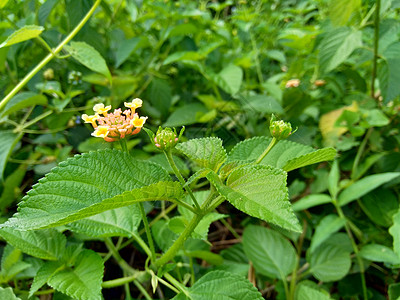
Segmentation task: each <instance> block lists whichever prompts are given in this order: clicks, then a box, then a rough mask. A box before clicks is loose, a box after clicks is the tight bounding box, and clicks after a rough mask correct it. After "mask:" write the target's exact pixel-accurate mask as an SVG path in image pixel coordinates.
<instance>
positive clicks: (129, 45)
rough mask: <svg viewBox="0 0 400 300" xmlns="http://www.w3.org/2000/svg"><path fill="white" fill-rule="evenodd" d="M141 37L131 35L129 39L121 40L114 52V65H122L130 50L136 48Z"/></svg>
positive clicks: (130, 52)
mask: <svg viewBox="0 0 400 300" xmlns="http://www.w3.org/2000/svg"><path fill="white" fill-rule="evenodd" d="M140 41H141V37H133V38H131V39H129V40H123V41H122V42H121V43H120V44H119V47H118V49H117V51H116V53H115V56H116V59H115V67H117V68H118V67H119V66H120V65H122V64H123V63H124V62H125V61H126V60H127V59H128V58H129V56H130V55H131V54H132V52H133V51H134V50H135V49H137V48H138V46H139V42H140Z"/></svg>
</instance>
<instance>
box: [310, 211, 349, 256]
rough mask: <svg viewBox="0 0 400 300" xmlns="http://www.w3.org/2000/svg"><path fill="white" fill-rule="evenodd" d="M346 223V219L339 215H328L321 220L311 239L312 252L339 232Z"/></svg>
mask: <svg viewBox="0 0 400 300" xmlns="http://www.w3.org/2000/svg"><path fill="white" fill-rule="evenodd" d="M345 223H346V220H344V219H342V218H340V217H338V216H337V215H327V216H325V217H324V218H322V220H321V221H320V222H319V224H318V226H317V228H316V229H315V233H314V235H313V237H312V239H311V245H310V248H309V251H310V252H313V251H314V250H315V249H316V248H317V247H318V246H319V245H321V244H322V243H323V242H324V241H326V240H327V239H329V237H330V236H331V235H332V234H333V233H335V232H338V231H339V230H340V229H341V228H342V227H343V226H344V224H345Z"/></svg>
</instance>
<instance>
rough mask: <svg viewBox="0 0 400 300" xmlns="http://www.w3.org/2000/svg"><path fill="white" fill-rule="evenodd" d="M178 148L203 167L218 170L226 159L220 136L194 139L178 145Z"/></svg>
mask: <svg viewBox="0 0 400 300" xmlns="http://www.w3.org/2000/svg"><path fill="white" fill-rule="evenodd" d="M176 149H178V150H179V151H180V152H182V153H183V154H185V155H186V156H187V157H189V158H190V159H191V160H193V161H194V162H195V163H196V164H197V165H198V166H199V167H201V168H210V169H212V170H214V171H217V170H218V169H219V167H220V166H221V165H222V164H223V163H224V162H225V160H226V157H227V155H226V151H225V149H224V147H223V146H222V140H220V139H219V138H213V137H211V138H201V139H192V140H189V141H187V142H184V143H179V144H178V145H176Z"/></svg>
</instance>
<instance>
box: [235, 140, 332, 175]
mask: <svg viewBox="0 0 400 300" xmlns="http://www.w3.org/2000/svg"><path fill="white" fill-rule="evenodd" d="M271 140H272V139H271V138H268V137H255V138H251V139H248V140H245V141H243V142H240V143H238V144H237V145H236V146H235V147H234V148H233V149H232V151H231V152H230V153H229V156H228V162H231V161H234V160H256V159H257V158H258V157H259V156H260V155H261V154H262V153H263V152H264V150H265V149H266V148H267V147H268V145H269V143H270V142H271ZM335 155H336V150H334V149H333V148H323V149H320V150H315V149H313V148H312V147H310V146H306V145H302V144H298V143H295V142H291V141H287V140H284V141H279V142H278V144H276V146H275V147H274V148H272V150H271V151H270V152H269V153H268V154H267V156H266V157H265V158H264V159H263V160H262V161H261V164H264V165H270V166H273V167H277V168H281V169H284V170H285V171H291V170H294V169H296V168H301V167H304V166H307V165H311V164H315V163H318V162H322V161H325V160H332V159H333V158H334V157H335Z"/></svg>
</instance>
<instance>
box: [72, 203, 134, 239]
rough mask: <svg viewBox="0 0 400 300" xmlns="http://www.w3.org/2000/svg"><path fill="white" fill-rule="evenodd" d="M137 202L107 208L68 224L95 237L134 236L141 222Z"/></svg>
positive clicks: (75, 230) (73, 229) (74, 229)
mask: <svg viewBox="0 0 400 300" xmlns="http://www.w3.org/2000/svg"><path fill="white" fill-rule="evenodd" d="M141 219H142V218H141V214H140V209H139V207H138V206H137V204H133V205H129V206H125V207H120V208H116V209H112V210H107V211H105V212H102V213H100V214H97V215H94V216H92V217H89V218H86V219H83V220H79V221H76V222H73V223H71V224H68V225H67V227H68V228H69V229H70V230H71V231H74V232H79V233H83V234H86V235H87V236H91V237H94V238H103V237H111V236H124V237H132V233H136V232H137V229H138V227H139V225H140V222H141Z"/></svg>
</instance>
